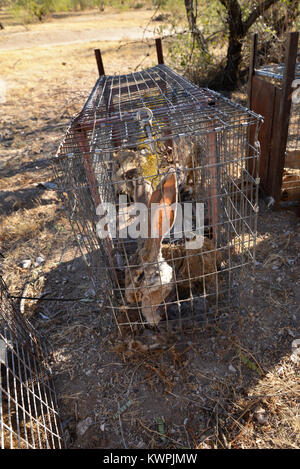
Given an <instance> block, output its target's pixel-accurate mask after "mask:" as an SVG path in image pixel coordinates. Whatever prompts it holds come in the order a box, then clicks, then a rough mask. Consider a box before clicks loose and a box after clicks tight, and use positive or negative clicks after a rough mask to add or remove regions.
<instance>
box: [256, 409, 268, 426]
mask: <svg viewBox="0 0 300 469" xmlns="http://www.w3.org/2000/svg"><path fill="white" fill-rule="evenodd" d="M254 417H255V419H256V420H257V422H258V423H259V424H260V425H264V424H265V423H267V422H268V417H267V414H266V411H265V409H263V408H262V407H257V408H256V409H255V411H254Z"/></svg>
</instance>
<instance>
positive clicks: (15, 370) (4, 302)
mask: <svg viewBox="0 0 300 469" xmlns="http://www.w3.org/2000/svg"><path fill="white" fill-rule="evenodd" d="M0 368H1V370H0V447H1V448H2V449H41V448H44V449H46V448H62V447H63V440H62V436H61V428H60V420H59V416H58V412H57V406H56V396H55V391H54V388H53V384H52V380H51V373H50V370H49V366H48V364H47V356H46V353H45V351H44V350H43V348H42V347H41V345H40V344H39V341H38V339H37V336H36V333H35V331H34V329H33V328H32V326H31V325H30V324H29V323H28V322H27V321H26V320H25V319H24V318H23V317H22V316H21V314H20V313H19V312H18V311H17V309H16V308H15V306H14V304H13V302H12V300H11V299H10V298H9V296H8V292H7V288H6V285H5V284H4V282H3V280H2V279H1V277H0Z"/></svg>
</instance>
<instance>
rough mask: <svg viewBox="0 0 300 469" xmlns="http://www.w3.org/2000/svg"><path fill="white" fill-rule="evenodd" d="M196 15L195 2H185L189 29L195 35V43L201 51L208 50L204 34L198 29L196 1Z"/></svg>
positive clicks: (188, 0) (189, 0)
mask: <svg viewBox="0 0 300 469" xmlns="http://www.w3.org/2000/svg"><path fill="white" fill-rule="evenodd" d="M195 3H196V13H195V8H194V0H184V4H185V9H186V16H187V20H188V24H189V29H190V31H191V33H192V35H193V38H194V41H195V42H196V44H197V46H198V47H199V48H200V49H203V50H206V44H205V40H204V37H203V34H202V33H201V31H200V30H199V29H198V27H197V0H196V2H195Z"/></svg>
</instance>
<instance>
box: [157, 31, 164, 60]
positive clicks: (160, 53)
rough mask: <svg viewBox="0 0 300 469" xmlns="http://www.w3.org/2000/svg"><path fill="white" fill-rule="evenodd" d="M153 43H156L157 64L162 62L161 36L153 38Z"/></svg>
mask: <svg viewBox="0 0 300 469" xmlns="http://www.w3.org/2000/svg"><path fill="white" fill-rule="evenodd" d="M155 45H156V52H157V62H158V64H160V65H161V64H164V56H163V50H162V42H161V38H160V37H159V38H158V39H155Z"/></svg>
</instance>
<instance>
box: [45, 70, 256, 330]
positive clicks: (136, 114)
mask: <svg viewBox="0 0 300 469" xmlns="http://www.w3.org/2000/svg"><path fill="white" fill-rule="evenodd" d="M260 122H261V117H260V116H258V115H257V114H255V113H253V112H251V111H249V110H247V109H245V108H243V107H242V106H240V105H238V104H235V103H233V102H231V101H230V100H228V99H226V98H224V97H222V96H221V95H220V94H218V93H216V92H213V91H210V90H208V89H200V88H198V87H197V86H195V85H193V84H192V83H190V82H189V81H188V80H186V79H185V78H183V77H181V76H180V75H178V74H177V73H175V72H174V71H172V70H171V69H169V68H168V67H167V66H165V65H164V64H159V65H157V66H155V67H152V68H150V69H147V70H143V71H141V72H135V73H132V74H128V75H121V76H105V75H103V76H101V77H100V78H99V79H98V81H97V82H96V85H95V87H94V89H93V91H92V93H91V95H90V97H89V99H88V101H87V102H86V104H85V106H84V108H83V110H82V112H81V113H80V114H79V115H78V116H77V117H76V118H75V119H74V120H73V121H72V122H71V124H70V127H69V129H68V131H67V133H66V135H65V138H64V140H63V141H62V143H61V145H60V147H59V150H58V152H57V154H56V156H55V158H54V170H55V175H56V178H57V181H58V183H59V185H60V189H61V192H62V194H63V198H64V203H65V206H66V207H68V213H69V216H70V220H71V223H72V226H73V228H74V231H75V233H76V236H77V239H78V242H79V245H80V247H81V250H82V253H83V255H84V256H85V259H86V263H87V265H88V268H89V271H90V274H91V276H92V279H93V280H94V284H95V286H96V287H98V289H99V286H101V288H100V290H102V292H104V296H105V298H106V300H107V303H108V311H109V312H110V315H111V316H112V317H114V319H115V322H116V324H117V325H118V328H119V330H120V331H121V332H122V331H123V330H124V329H126V328H128V329H130V330H135V329H136V328H139V327H145V326H147V325H152V326H153V325H156V326H157V325H162V324H165V325H166V326H167V327H169V326H173V325H174V324H176V326H177V325H179V326H180V327H183V326H184V325H186V324H188V325H190V324H192V323H193V324H194V323H196V324H199V323H201V324H202V323H206V322H207V321H212V320H214V319H215V318H216V316H218V314H222V313H224V311H225V310H228V309H230V307H231V305H232V301H236V300H237V296H238V293H239V292H240V291H241V290H240V288H241V287H240V286H239V283H238V281H239V278H240V274H241V271H242V270H243V269H245V268H249V266H251V265H253V262H254V258H255V242H256V218H257V196H258V183H259V180H258V178H257V171H258V162H259V145H258V144H257V134H258V130H259V126H260Z"/></svg>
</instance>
